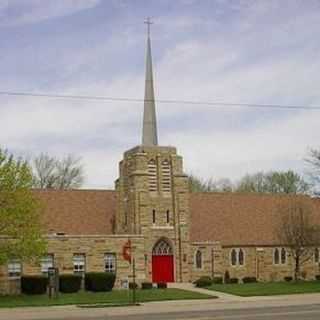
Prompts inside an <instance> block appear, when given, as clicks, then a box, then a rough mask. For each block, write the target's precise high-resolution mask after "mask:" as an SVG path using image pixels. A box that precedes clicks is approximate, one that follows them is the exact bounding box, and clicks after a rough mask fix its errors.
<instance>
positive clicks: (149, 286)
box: [141, 282, 152, 289]
mask: <svg viewBox="0 0 320 320" xmlns="http://www.w3.org/2000/svg"><path fill="white" fill-rule="evenodd" d="M141 289H152V282H142V283H141Z"/></svg>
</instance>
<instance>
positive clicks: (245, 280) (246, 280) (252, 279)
mask: <svg viewBox="0 0 320 320" xmlns="http://www.w3.org/2000/svg"><path fill="white" fill-rule="evenodd" d="M242 282H243V283H255V282H257V278H256V277H244V278H242Z"/></svg>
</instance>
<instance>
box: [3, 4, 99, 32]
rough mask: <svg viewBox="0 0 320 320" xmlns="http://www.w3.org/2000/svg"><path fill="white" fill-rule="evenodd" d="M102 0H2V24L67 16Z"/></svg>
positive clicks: (14, 24) (11, 24)
mask: <svg viewBox="0 0 320 320" xmlns="http://www.w3.org/2000/svg"><path fill="white" fill-rule="evenodd" d="M99 2H100V0H45V1H44V0H10V2H9V1H6V0H4V1H3V0H2V1H1V2H0V16H1V15H2V16H3V17H4V19H2V22H0V26H17V25H23V24H28V23H36V22H39V21H43V20H48V19H52V18H56V17H61V16H67V15H70V14H73V13H76V12H78V11H81V10H85V9H90V8H93V7H95V6H96V5H97V4H98V3H99Z"/></svg>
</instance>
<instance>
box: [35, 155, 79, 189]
mask: <svg viewBox="0 0 320 320" xmlns="http://www.w3.org/2000/svg"><path fill="white" fill-rule="evenodd" d="M83 181H84V173H83V166H82V164H81V159H80V158H76V157H74V156H72V155H68V156H66V157H64V158H62V159H57V158H55V157H51V156H49V155H48V154H44V153H42V154H40V155H39V156H38V157H36V158H35V159H34V161H33V186H34V187H36V188H41V189H73V188H79V187H81V185H82V183H83Z"/></svg>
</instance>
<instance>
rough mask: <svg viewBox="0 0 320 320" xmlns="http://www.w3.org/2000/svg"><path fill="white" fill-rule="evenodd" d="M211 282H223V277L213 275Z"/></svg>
mask: <svg viewBox="0 0 320 320" xmlns="http://www.w3.org/2000/svg"><path fill="white" fill-rule="evenodd" d="M212 283H214V284H222V283H223V279H222V277H214V278H213V279H212Z"/></svg>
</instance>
